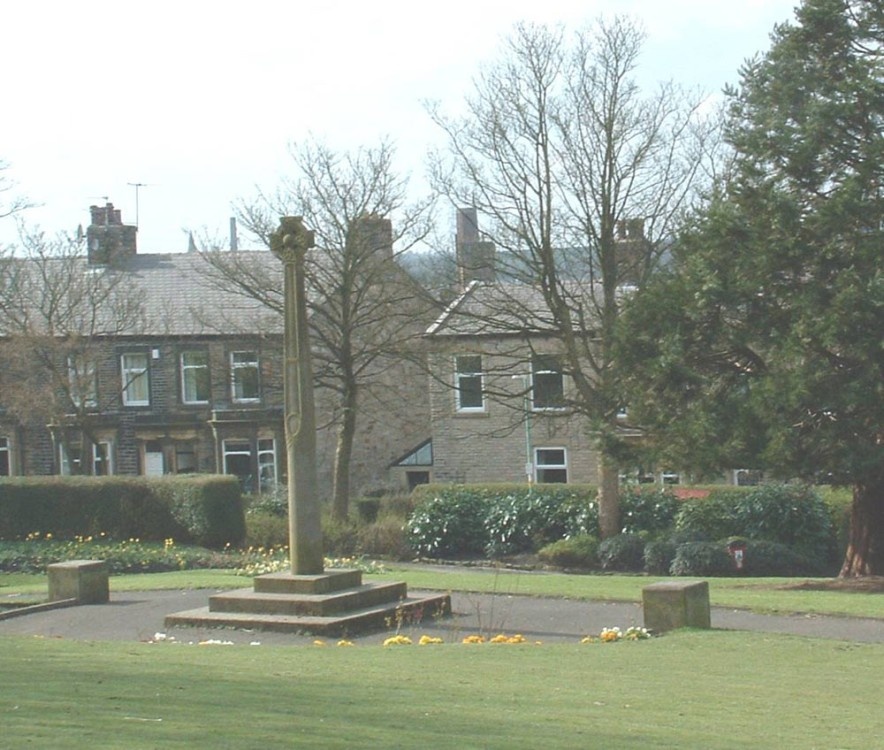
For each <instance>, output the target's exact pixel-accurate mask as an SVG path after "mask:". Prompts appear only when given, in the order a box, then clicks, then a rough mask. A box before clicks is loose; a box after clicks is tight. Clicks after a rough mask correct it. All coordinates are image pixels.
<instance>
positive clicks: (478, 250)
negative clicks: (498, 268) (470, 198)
mask: <svg viewBox="0 0 884 750" xmlns="http://www.w3.org/2000/svg"><path fill="white" fill-rule="evenodd" d="M455 251H456V256H457V273H458V277H459V279H460V285H461V287H463V288H466V286H467V285H468V284H469V283H470V282H471V281H484V282H486V283H487V282H491V281H494V276H495V269H494V266H495V255H496V252H497V250H496V248H495V246H494V243H493V242H488V241H483V240H481V239H479V219H478V217H477V215H476V209H475V208H459V209H457V235H456V236H455Z"/></svg>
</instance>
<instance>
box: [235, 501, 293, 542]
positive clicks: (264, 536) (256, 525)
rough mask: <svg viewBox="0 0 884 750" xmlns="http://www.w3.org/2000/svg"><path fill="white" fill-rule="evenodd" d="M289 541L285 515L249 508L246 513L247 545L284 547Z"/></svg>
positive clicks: (287, 522) (287, 523)
mask: <svg viewBox="0 0 884 750" xmlns="http://www.w3.org/2000/svg"><path fill="white" fill-rule="evenodd" d="M288 543H289V521H288V517H287V516H280V515H277V514H276V513H272V512H267V511H263V510H262V511H253V510H250V511H249V512H248V513H247V514H246V541H245V544H246V546H247V547H254V548H258V547H263V548H264V549H269V548H271V547H284V546H286V545H288Z"/></svg>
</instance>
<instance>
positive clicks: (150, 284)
mask: <svg viewBox="0 0 884 750" xmlns="http://www.w3.org/2000/svg"><path fill="white" fill-rule="evenodd" d="M239 255H240V256H242V258H244V259H247V260H248V263H249V265H250V266H252V265H254V267H255V268H256V270H257V271H258V272H260V273H266V274H267V275H269V276H270V277H271V278H274V279H275V280H276V282H277V288H280V289H281V288H282V264H281V263H280V261H279V260H278V259H277V258H276V257H274V256H273V254H272V253H270V252H269V251H248V252H240V253H239ZM120 272H121V273H125V274H126V275H127V277H129V278H131V279H132V283H133V284H135V285H137V286H138V287H139V288H140V289H141V291H142V293H143V295H144V297H143V304H144V308H145V314H146V317H147V321H148V326H147V329H146V330H145V331H142V333H147V334H157V335H165V336H194V335H209V334H223V333H236V332H242V331H248V332H250V333H255V332H262V333H272V334H280V333H282V331H283V319H282V316H281V315H279V314H278V313H276V312H274V311H273V310H270V309H269V308H267V307H266V306H265V305H263V304H262V303H261V302H260V301H258V300H255V299H252V298H250V297H247V296H245V295H243V294H237V293H235V292H232V291H229V290H224V289H221V288H219V287H218V285H217V284H213V283H212V281H211V278H210V267H209V265H208V264H207V262H206V261H205V260H204V259H203V257H202V256H201V255H200V254H199V253H170V254H166V255H148V254H145V255H135V256H134V257H132V258H130V259H129V260H128V261H127V262H126V263H125V265H122V266H121V267H120ZM132 333H133V334H135V333H138V332H134V331H133V332H132Z"/></svg>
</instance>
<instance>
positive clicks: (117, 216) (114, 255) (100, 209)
mask: <svg viewBox="0 0 884 750" xmlns="http://www.w3.org/2000/svg"><path fill="white" fill-rule="evenodd" d="M89 213H90V215H91V218H92V223H91V224H90V225H89V226H88V227H87V228H86V245H87V251H88V254H89V264H90V265H100V266H106V265H114V264H117V263H121V262H123V261H125V260H127V259H129V258H132V257H134V256H135V253H136V252H137V241H136V236H137V234H138V227H136V226H131V225H128V224H123V216H122V212H121V211H120V209H118V208H114V204H113V203H107V204H105V205H104V206H90V207H89Z"/></svg>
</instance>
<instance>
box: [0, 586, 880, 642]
mask: <svg viewBox="0 0 884 750" xmlns="http://www.w3.org/2000/svg"><path fill="white" fill-rule="evenodd" d="M212 593H214V591H209V590H191V591H147V592H119V593H118V592H114V591H111V601H110V602H109V603H108V604H98V605H83V606H76V607H67V608H64V609H55V610H50V611H44V612H33V613H30V614H26V615H21V616H18V617H12V618H9V619H6V620H0V636H3V635H35V636H42V637H46V638H70V639H75V640H87V641H151V640H155V639H157V638H158V637H160V638H163V637H164V638H166V639H172V638H173V639H175V640H176V641H178V642H183V643H191V642H192V643H199V642H202V641H208V640H215V641H224V642H232V643H235V644H252V643H261V644H267V645H271V644H279V645H309V644H312V643H313V641H314V640H315V639H314V637H313V636H306V635H292V634H288V633H269V632H260V631H244V630H229V629H211V628H166V627H165V626H164V624H163V620H164V618H165V616H166V615H167V614H170V613H172V612H179V611H182V610H187V609H194V608H196V607H202V606H205V605H206V604H207V603H208V598H209V595H210V594H212ZM451 600H452V609H453V616H452V617H450V618H446V619H443V620H439V621H430V622H427V623H424V624H421V625H418V626H414V627H408V628H406V629H404V630H403V631H402V632H403V633H404V634H406V635H409V636H414V637H419V636H421V635H424V634H426V635H431V636H439V637H441V638H443V639H444V640H445V641H446V642H448V641H460V640H461V639H462V638H463V637H464V636H467V635H472V634H476V633H481V634H484V635H486V636H491V635H496V634H498V633H505V634H507V635H514V634H516V633H519V634H521V635H523V636H524V637H525V638H526V639H528V640H530V641H542V642H544V643H567V642H570V643H576V642H577V641H579V640H580V639H581V638H582V637H584V636H586V635H598V634H599V633H600V632H601V630H602V628H606V627H614V626H617V627H619V628H621V629H622V630H625V629H626V628H628V627H630V626H631V625H639V626H640V625H642V608H641V605H640V604H635V603H627V602H588V601H573V600H568V599H541V598H534V597H527V596H511V595H500V594H499V595H491V594H464V593H457V592H455V593H453V594H452V597H451ZM712 627H713V628H722V629H729V630H731V629H732V630H752V631H758V632H767V633H786V634H793V635H800V636H809V637H815V638H834V639H839V640H844V641H852V642H860V643H884V620H877V619H863V618H848V617H828V616H820V615H760V614H756V613H753V612H749V611H745V610H734V609H726V608H722V607H713V608H712ZM391 634H392V631H391V632H386V633H384V632H373V633H368V634H364V635H360V636H356V637H352V638H350V640H352V641H354V642H361V643H381V642H382V641H383V639H384V638H385V637H387V636H389V635H391ZM323 640H329V641H333V640H336V639H334V638H327V639H323Z"/></svg>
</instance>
